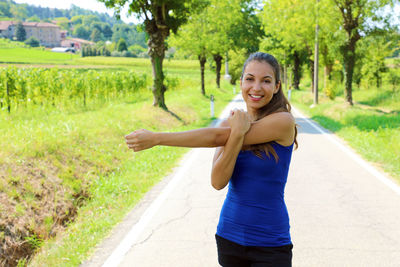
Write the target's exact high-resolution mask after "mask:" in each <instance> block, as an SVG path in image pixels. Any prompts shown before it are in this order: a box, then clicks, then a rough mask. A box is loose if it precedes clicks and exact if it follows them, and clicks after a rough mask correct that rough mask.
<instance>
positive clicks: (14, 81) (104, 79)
mask: <svg viewBox="0 0 400 267" xmlns="http://www.w3.org/2000/svg"><path fill="white" fill-rule="evenodd" d="M147 85H148V77H147V75H146V74H142V75H138V74H137V73H134V72H133V71H115V72H107V71H95V70H89V71H79V70H77V69H71V70H63V71H60V70H59V69H57V68H52V69H47V68H16V67H7V68H1V69H0V108H1V110H4V109H7V110H8V112H11V111H12V110H14V109H17V108H19V107H27V106H30V107H31V106H48V105H51V106H54V107H68V106H72V105H82V106H86V105H87V104H88V103H90V102H96V101H108V100H111V99H114V98H117V97H125V96H130V95H132V94H133V93H135V92H136V91H138V90H139V89H141V88H145V87H147Z"/></svg>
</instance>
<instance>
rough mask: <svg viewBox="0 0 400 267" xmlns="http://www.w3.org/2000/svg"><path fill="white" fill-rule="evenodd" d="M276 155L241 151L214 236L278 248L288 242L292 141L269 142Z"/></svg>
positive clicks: (250, 244) (245, 243) (240, 242)
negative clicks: (287, 193) (286, 193)
mask: <svg viewBox="0 0 400 267" xmlns="http://www.w3.org/2000/svg"><path fill="white" fill-rule="evenodd" d="M272 146H273V148H274V149H275V151H276V153H277V154H278V156H279V161H278V163H277V162H276V161H275V158H274V156H273V155H272V154H270V157H268V156H266V155H265V153H263V159H261V158H259V157H257V156H256V155H255V154H254V153H253V152H252V151H248V150H245V151H240V152H239V155H238V157H237V160H236V164H235V168H234V170H233V174H232V177H231V179H230V181H229V189H228V193H227V195H226V199H225V202H224V205H223V206H222V210H221V215H220V218H219V223H218V227H217V235H219V236H221V237H223V238H225V239H228V240H230V241H232V242H235V243H237V244H240V245H243V246H262V247H278V246H284V245H288V244H291V239H290V232H289V228H290V225H289V215H288V212H287V209H286V205H285V201H284V190H285V185H286V181H287V176H288V171H289V165H290V160H291V157H292V150H293V144H292V145H291V146H288V147H285V146H282V145H280V144H278V143H275V142H273V143H272Z"/></svg>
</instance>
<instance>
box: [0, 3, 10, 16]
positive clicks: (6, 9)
mask: <svg viewBox="0 0 400 267" xmlns="http://www.w3.org/2000/svg"><path fill="white" fill-rule="evenodd" d="M12 16H13V15H12V13H11V12H10V5H9V3H7V2H0V17H8V18H11V17H12Z"/></svg>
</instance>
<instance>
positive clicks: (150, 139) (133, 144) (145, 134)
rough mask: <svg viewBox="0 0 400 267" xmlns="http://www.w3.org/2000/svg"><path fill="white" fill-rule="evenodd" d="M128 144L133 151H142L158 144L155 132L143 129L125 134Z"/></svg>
mask: <svg viewBox="0 0 400 267" xmlns="http://www.w3.org/2000/svg"><path fill="white" fill-rule="evenodd" d="M125 140H126V144H127V145H128V147H129V149H133V151H135V152H137V151H141V150H145V149H149V148H152V147H153V146H155V145H157V140H156V136H155V133H153V132H151V131H148V130H145V129H141V130H137V131H134V132H132V133H130V134H128V135H126V136H125Z"/></svg>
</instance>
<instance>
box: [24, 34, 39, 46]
mask: <svg viewBox="0 0 400 267" xmlns="http://www.w3.org/2000/svg"><path fill="white" fill-rule="evenodd" d="M25 44H27V45H29V46H31V47H39V46H40V42H39V40H38V39H36V38H35V37H33V36H31V37H29V38H28V40H26V41H25Z"/></svg>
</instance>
